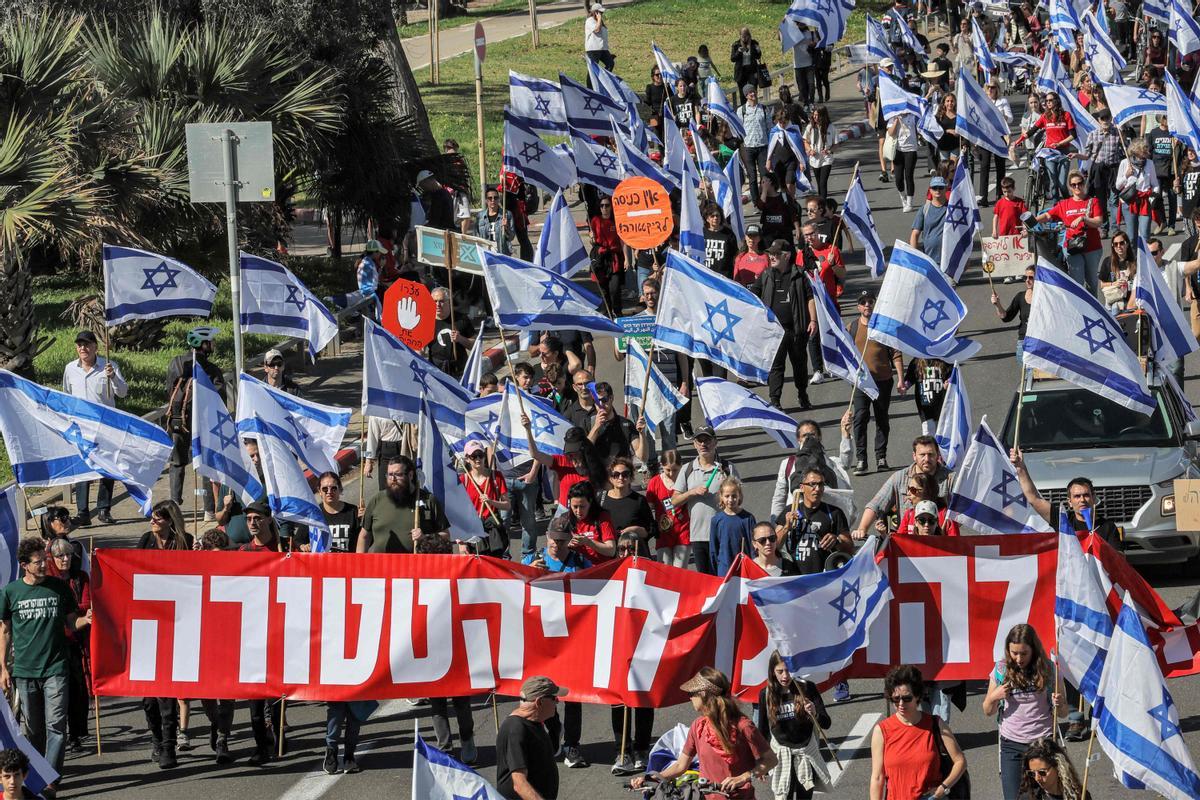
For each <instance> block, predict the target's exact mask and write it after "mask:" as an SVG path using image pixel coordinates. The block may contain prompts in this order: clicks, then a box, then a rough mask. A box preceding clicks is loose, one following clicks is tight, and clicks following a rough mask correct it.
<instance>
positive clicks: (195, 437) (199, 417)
mask: <svg viewBox="0 0 1200 800" xmlns="http://www.w3.org/2000/svg"><path fill="white" fill-rule="evenodd" d="M192 466H193V467H195V469H196V472H198V473H200V474H201V475H203V476H204V477H205V478H208V479H209V480H210V481H216V482H217V483H219V484H221V485H222V486H228V487H229V488H230V489H233V490H234V491H235V492H237V495H238V497H239V498H240V499H241V501H242V504H243V505H249V504H250V503H253V502H254V501H255V500H257V499H258V498H260V497H262V495H263V486H262V484H261V483H260V482H259V480H258V469H257V468H256V467H255V466H254V462H253V461H251V460H250V456H249V455H247V453H246V450H245V448H244V447H242V437H241V436H239V435H238V430H237V425H236V424H235V423H234V421H233V417H231V416H230V415H229V412H228V411H227V410H226V409H225V401H224V400H222V399H221V395H220V394H219V393H218V392H217V390H216V387H214V386H213V383H212V380H211V379H210V378H209V377H208V373H206V372H205V371H204V369H203V368H201V366H200V365H199V364H193V365H192Z"/></svg>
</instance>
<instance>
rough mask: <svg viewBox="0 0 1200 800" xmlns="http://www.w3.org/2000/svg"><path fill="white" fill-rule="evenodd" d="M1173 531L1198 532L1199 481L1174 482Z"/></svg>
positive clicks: (1199, 520)
mask: <svg viewBox="0 0 1200 800" xmlns="http://www.w3.org/2000/svg"><path fill="white" fill-rule="evenodd" d="M1174 491H1175V530H1177V531H1200V480H1186V479H1185V480H1177V481H1175V488H1174Z"/></svg>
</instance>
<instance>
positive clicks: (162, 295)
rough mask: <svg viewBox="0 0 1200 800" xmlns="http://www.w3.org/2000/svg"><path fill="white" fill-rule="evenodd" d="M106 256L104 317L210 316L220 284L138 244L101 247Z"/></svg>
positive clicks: (116, 322)
mask: <svg viewBox="0 0 1200 800" xmlns="http://www.w3.org/2000/svg"><path fill="white" fill-rule="evenodd" d="M101 254H102V256H103V259H104V321H105V322H107V323H108V324H109V325H120V324H121V323H122V322H129V321H130V320H134V319H161V318H162V317H207V316H209V315H210V314H212V305H213V298H214V297H216V296H217V287H216V286H213V285H212V283H211V282H209V280H208V279H207V278H205V277H204V276H203V275H201V274H200V273H198V272H196V270H194V269H192V268H191V267H189V266H188V265H187V264H184V263H183V262H182V261H176V260H175V259H173V258H171V257H169V256H163V255H159V254H158V253H151V252H150V251H148V250H139V249H137V248H136V247H118V246H116V245H112V244H106V245H104V246H103V247H101Z"/></svg>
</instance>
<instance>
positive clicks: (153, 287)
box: [142, 261, 183, 297]
mask: <svg viewBox="0 0 1200 800" xmlns="http://www.w3.org/2000/svg"><path fill="white" fill-rule="evenodd" d="M180 272H183V270H180V269H171V268H170V267H168V266H167V262H165V261H160V262H158V266H157V267H155V268H154V269H144V268H143V269H142V273H143V274H144V275H145V276H146V280H145V281H143V282H142V288H143V289H149V290H150V291H152V292H154V296H155V297H159V296H160V295H162V293H163V292H164V291H166V290H167V289H178V288H179V284H178V283H177V282H176V281H175V278H176V277H178V275H179V273H180ZM160 277H161V280H159V278H160Z"/></svg>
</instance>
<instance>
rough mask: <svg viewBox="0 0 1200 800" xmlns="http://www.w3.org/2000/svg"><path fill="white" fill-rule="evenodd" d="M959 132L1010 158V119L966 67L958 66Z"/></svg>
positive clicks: (956, 119) (981, 145) (997, 153)
mask: <svg viewBox="0 0 1200 800" xmlns="http://www.w3.org/2000/svg"><path fill="white" fill-rule="evenodd" d="M957 93H958V116H957V117H956V118H955V121H954V127H955V129H956V130H957V131H958V135H959V136H961V137H962V138H964V139H966V140H967V141H968V142H971V143H972V144H977V145H979V146H980V147H982V148H984V149H986V150H990V151H991V152H993V153H995V154H996V155H998V156H1000V157H1001V158H1008V120H1006V119H1004V117H1003V116H1001V114H1000V109H998V108H996V106H995V104H994V103H992V99H991V98H990V97H988V96H987V95H986V94H984V91H983V89H981V88H979V84H978V83H976V82H975V78H973V77H972V76H971V74H970V73H969V72H967V70H965V69H961V68H960V69H959V70H958V89H957Z"/></svg>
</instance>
